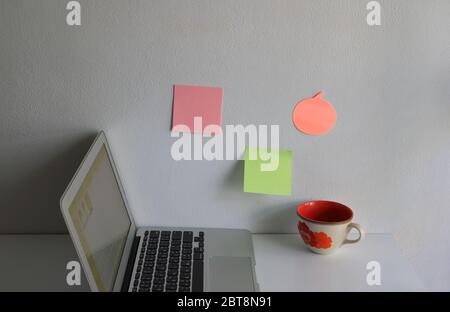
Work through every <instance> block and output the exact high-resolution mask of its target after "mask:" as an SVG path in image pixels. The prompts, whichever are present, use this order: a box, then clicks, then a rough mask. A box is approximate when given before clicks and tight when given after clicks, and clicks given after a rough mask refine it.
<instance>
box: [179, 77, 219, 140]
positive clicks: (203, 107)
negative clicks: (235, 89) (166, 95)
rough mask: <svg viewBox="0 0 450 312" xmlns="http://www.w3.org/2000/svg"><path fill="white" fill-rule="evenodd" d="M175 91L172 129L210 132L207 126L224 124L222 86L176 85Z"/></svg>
mask: <svg viewBox="0 0 450 312" xmlns="http://www.w3.org/2000/svg"><path fill="white" fill-rule="evenodd" d="M173 92H174V95H173V115H172V131H177V132H191V133H205V134H209V133H208V132H209V131H205V128H206V127H207V126H209V125H217V126H220V125H221V124H222V97H223V89H222V88H219V87H198V86H186V85H175V86H174V91H173ZM195 117H201V125H199V119H198V118H197V122H196V124H195V127H194V118H195ZM207 130H208V129H207Z"/></svg>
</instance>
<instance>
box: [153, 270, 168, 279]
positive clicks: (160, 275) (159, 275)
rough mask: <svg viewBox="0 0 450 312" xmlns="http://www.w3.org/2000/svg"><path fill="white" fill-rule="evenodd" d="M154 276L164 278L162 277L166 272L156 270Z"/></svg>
mask: <svg viewBox="0 0 450 312" xmlns="http://www.w3.org/2000/svg"><path fill="white" fill-rule="evenodd" d="M155 277H157V278H164V277H166V272H164V271H157V272H155Z"/></svg>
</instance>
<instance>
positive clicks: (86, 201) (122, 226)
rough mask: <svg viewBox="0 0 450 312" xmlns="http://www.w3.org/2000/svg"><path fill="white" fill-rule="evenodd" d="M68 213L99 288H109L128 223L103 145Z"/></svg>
mask: <svg viewBox="0 0 450 312" xmlns="http://www.w3.org/2000/svg"><path fill="white" fill-rule="evenodd" d="M69 215H70V218H71V219H72V223H73V224H74V227H75V230H76V231H77V233H78V236H79V239H80V241H81V246H82V248H83V251H84V253H85V255H86V257H87V261H88V264H89V266H90V268H91V271H92V273H93V276H94V279H95V282H96V284H97V287H98V289H99V290H100V291H111V290H112V289H113V287H114V281H115V279H116V276H117V271H118V270H119V265H120V259H121V257H122V253H123V250H124V247H125V243H126V240H127V235H128V231H129V229H130V226H131V221H130V216H129V215H128V213H127V209H126V207H125V203H124V200H123V198H122V195H121V192H120V189H119V185H118V184H117V180H116V178H115V175H114V171H113V167H112V165H111V161H110V159H109V157H108V153H107V151H106V148H105V146H102V147H101V149H100V151H99V153H98V155H97V156H96V159H95V160H94V162H93V164H92V166H91V168H90V169H89V171H88V173H87V175H86V178H85V179H84V181H83V182H82V184H81V187H80V189H79V190H78V193H77V194H76V195H75V197H74V200H73V202H72V204H71V205H70V206H69Z"/></svg>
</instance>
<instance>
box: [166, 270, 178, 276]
mask: <svg viewBox="0 0 450 312" xmlns="http://www.w3.org/2000/svg"><path fill="white" fill-rule="evenodd" d="M167 276H178V270H177V269H169V271H167Z"/></svg>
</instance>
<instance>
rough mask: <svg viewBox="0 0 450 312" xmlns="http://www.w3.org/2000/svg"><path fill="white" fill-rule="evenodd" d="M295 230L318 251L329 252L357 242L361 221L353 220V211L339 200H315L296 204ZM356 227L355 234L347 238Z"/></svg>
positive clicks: (307, 244) (360, 232)
mask: <svg viewBox="0 0 450 312" xmlns="http://www.w3.org/2000/svg"><path fill="white" fill-rule="evenodd" d="M297 215H298V216H299V217H300V220H299V221H298V224H297V226H298V231H299V233H300V236H301V237H302V239H303V241H304V243H305V244H306V246H308V248H309V249H310V250H311V251H313V252H315V253H318V254H330V253H333V252H334V251H336V250H337V249H339V247H341V246H342V245H343V244H353V243H356V242H359V241H360V240H361V239H363V237H364V230H363V228H362V227H361V225H359V224H357V223H352V222H351V221H352V219H353V211H352V210H351V209H350V208H349V207H347V206H345V205H343V204H340V203H336V202H332V201H325V200H314V201H309V202H305V203H303V204H301V205H299V206H298V207H297ZM352 229H356V230H357V231H358V233H359V236H358V238H356V239H348V237H347V236H348V233H349V232H350V231H351V230H352Z"/></svg>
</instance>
